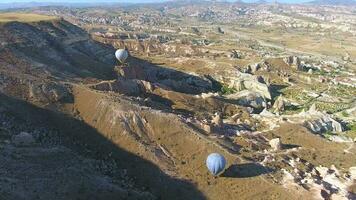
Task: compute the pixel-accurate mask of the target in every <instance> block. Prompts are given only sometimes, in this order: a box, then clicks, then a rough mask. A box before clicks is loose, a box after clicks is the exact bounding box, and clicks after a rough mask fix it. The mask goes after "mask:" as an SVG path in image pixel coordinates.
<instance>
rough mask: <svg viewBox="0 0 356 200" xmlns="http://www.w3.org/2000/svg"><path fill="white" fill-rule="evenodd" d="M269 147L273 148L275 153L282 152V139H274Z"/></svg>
mask: <svg viewBox="0 0 356 200" xmlns="http://www.w3.org/2000/svg"><path fill="white" fill-rule="evenodd" d="M269 145H270V146H271V148H272V149H273V150H274V151H278V150H281V148H282V143H281V139H280V138H274V139H272V140H270V141H269Z"/></svg>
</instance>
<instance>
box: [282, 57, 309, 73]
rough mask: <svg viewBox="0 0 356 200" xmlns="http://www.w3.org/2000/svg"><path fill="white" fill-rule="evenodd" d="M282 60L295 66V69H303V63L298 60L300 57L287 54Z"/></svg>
mask: <svg viewBox="0 0 356 200" xmlns="http://www.w3.org/2000/svg"><path fill="white" fill-rule="evenodd" d="M283 61H284V62H285V63H286V64H287V65H289V66H292V67H295V68H296V69H297V70H300V71H303V70H304V65H303V64H302V62H301V61H300V58H299V57H297V56H289V57H286V58H284V59H283Z"/></svg>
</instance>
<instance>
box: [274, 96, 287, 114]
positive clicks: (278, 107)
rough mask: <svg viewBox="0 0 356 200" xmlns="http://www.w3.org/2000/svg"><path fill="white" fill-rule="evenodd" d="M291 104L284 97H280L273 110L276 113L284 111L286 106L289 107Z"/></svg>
mask: <svg viewBox="0 0 356 200" xmlns="http://www.w3.org/2000/svg"><path fill="white" fill-rule="evenodd" d="M289 105H290V102H288V100H287V99H285V98H284V97H283V96H282V95H281V96H279V97H278V98H277V99H276V101H275V102H274V104H273V109H274V111H276V112H280V111H284V109H285V107H286V106H289Z"/></svg>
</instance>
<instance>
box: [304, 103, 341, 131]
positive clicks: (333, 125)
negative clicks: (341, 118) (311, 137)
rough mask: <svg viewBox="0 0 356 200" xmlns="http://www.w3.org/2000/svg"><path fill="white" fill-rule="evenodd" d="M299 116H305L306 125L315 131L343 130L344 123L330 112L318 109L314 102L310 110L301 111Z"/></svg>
mask: <svg viewBox="0 0 356 200" xmlns="http://www.w3.org/2000/svg"><path fill="white" fill-rule="evenodd" d="M299 116H301V117H304V119H305V122H304V125H305V126H306V127H308V128H309V129H310V130H311V131H313V132H314V133H319V134H321V133H325V132H328V131H331V132H342V131H343V128H342V125H341V124H340V123H339V122H338V121H336V120H334V119H333V118H332V117H331V116H330V115H329V114H326V113H322V112H319V111H317V110H316V108H315V105H314V104H313V105H312V106H311V108H310V109H309V111H307V112H301V113H300V114H299Z"/></svg>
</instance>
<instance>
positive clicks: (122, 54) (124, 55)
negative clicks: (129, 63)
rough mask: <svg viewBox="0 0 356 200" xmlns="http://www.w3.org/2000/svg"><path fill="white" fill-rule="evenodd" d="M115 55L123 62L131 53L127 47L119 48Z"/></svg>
mask: <svg viewBox="0 0 356 200" xmlns="http://www.w3.org/2000/svg"><path fill="white" fill-rule="evenodd" d="M115 57H116V59H117V60H118V61H120V62H121V63H124V62H125V60H126V59H127V57H129V53H128V52H127V51H126V50H125V49H118V50H116V52H115Z"/></svg>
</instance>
